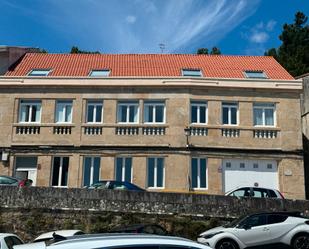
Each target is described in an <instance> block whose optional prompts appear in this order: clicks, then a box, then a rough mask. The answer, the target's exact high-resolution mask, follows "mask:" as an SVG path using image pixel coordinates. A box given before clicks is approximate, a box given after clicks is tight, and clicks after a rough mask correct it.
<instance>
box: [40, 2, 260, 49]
mask: <svg viewBox="0 0 309 249" xmlns="http://www.w3.org/2000/svg"><path fill="white" fill-rule="evenodd" d="M35 1H39V0H35ZM260 1H261V0H250V1H248V0H132V1H123V0H111V1H107V0H105V1H102V0H88V1H81V0H80V1H77V0H66V1H53V0H46V1H45V2H44V4H45V6H44V7H45V8H44V9H46V10H47V11H46V12H48V13H49V14H51V17H52V19H51V18H44V19H43V20H42V22H44V23H45V24H46V26H49V28H52V29H54V30H58V32H59V36H61V37H63V39H66V43H67V44H71V46H72V45H74V44H78V45H80V47H81V49H85V50H86V49H93V48H95V49H96V50H100V51H102V52H108V53H159V52H160V48H159V45H158V44H160V43H164V44H165V45H166V49H165V51H164V52H165V53H168V52H179V51H183V49H185V48H188V47H190V48H191V49H194V48H197V47H199V46H201V44H203V45H202V46H213V45H215V44H216V43H218V42H219V41H220V39H222V38H223V37H224V36H225V35H227V33H229V32H230V31H232V30H233V29H234V28H235V27H237V26H238V25H239V24H240V23H242V22H243V21H244V20H245V19H246V18H248V17H249V16H251V15H252V14H253V13H254V12H255V11H256V10H257V8H258V6H259V3H260ZM89 2H90V3H91V4H89ZM38 13H39V12H38ZM137 20H138V22H137ZM126 24H134V25H126Z"/></svg>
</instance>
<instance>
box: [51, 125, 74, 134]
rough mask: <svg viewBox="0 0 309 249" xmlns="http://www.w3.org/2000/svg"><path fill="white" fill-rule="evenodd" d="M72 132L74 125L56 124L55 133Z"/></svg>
mask: <svg viewBox="0 0 309 249" xmlns="http://www.w3.org/2000/svg"><path fill="white" fill-rule="evenodd" d="M71 133H72V127H70V126H55V127H54V134H57V135H70V134H71Z"/></svg>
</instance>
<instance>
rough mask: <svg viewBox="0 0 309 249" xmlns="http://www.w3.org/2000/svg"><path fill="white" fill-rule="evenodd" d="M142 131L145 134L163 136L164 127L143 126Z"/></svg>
mask: <svg viewBox="0 0 309 249" xmlns="http://www.w3.org/2000/svg"><path fill="white" fill-rule="evenodd" d="M142 133H143V135H146V136H163V135H165V127H143V128H142Z"/></svg>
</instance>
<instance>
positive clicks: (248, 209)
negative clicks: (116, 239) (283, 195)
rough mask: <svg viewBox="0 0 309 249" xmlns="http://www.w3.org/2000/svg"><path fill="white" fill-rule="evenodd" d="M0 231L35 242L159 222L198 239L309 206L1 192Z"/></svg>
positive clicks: (129, 194) (38, 190)
mask: <svg viewBox="0 0 309 249" xmlns="http://www.w3.org/2000/svg"><path fill="white" fill-rule="evenodd" d="M0 196H1V198H0V232H13V233H17V234H18V235H19V236H21V237H22V238H23V239H24V240H25V241H31V240H32V239H34V238H35V237H36V236H38V235H39V234H41V233H43V232H47V231H53V230H59V229H81V230H83V231H85V232H87V233H98V232H108V231H110V229H112V228H114V227H115V226H119V225H130V224H136V223H156V224H160V225H162V226H163V227H165V228H166V229H167V230H168V231H169V232H170V233H171V234H173V235H178V236H183V237H188V238H191V239H195V238H196V237H197V235H198V234H199V233H201V232H203V231H205V230H207V229H209V228H212V227H214V226H217V225H219V224H221V223H223V222H226V221H227V220H231V219H233V218H236V217H239V216H241V215H244V214H246V213H253V212H261V211H282V210H287V211H301V212H303V213H304V214H305V215H307V214H308V213H309V201H302V200H283V201H282V200H275V199H258V198H243V199H237V198H235V197H225V196H216V195H205V194H178V193H154V192H133V191H111V190H88V189H60V188H59V189H58V188H44V187H32V188H18V187H0Z"/></svg>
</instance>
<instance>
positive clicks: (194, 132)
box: [190, 126, 208, 136]
mask: <svg viewBox="0 0 309 249" xmlns="http://www.w3.org/2000/svg"><path fill="white" fill-rule="evenodd" d="M190 135H191V136H207V135H208V129H207V128H206V127H195V126H194V127H193V126H192V127H190Z"/></svg>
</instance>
